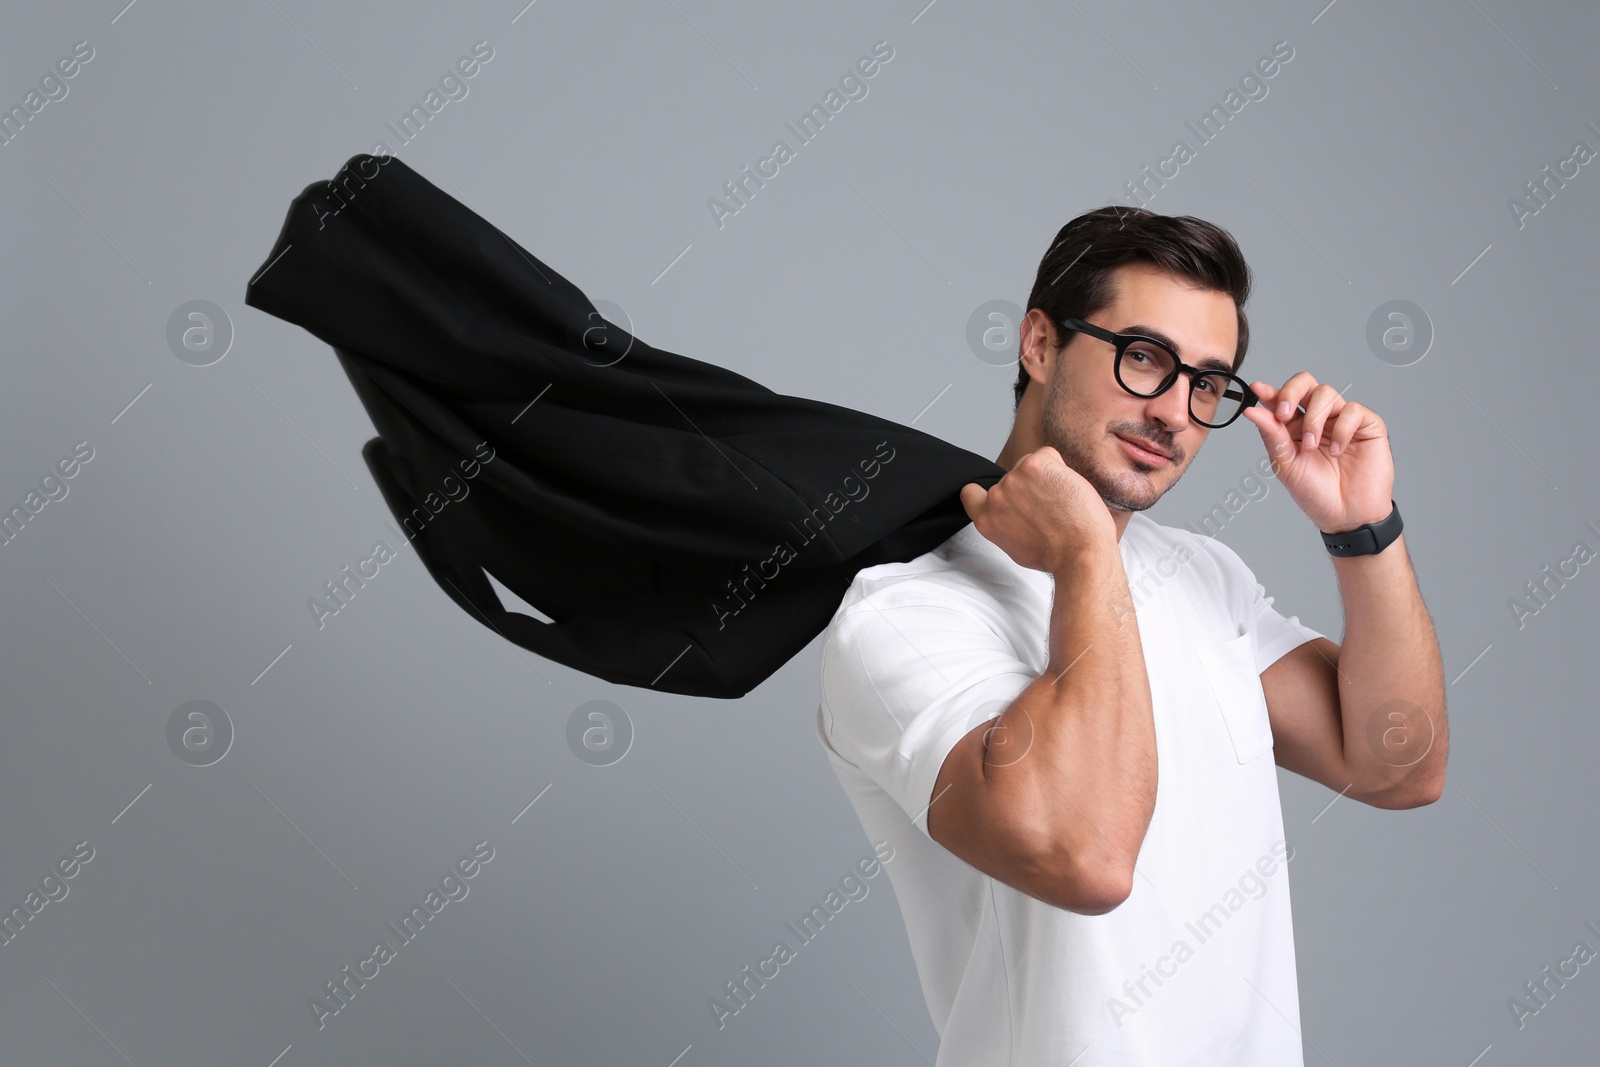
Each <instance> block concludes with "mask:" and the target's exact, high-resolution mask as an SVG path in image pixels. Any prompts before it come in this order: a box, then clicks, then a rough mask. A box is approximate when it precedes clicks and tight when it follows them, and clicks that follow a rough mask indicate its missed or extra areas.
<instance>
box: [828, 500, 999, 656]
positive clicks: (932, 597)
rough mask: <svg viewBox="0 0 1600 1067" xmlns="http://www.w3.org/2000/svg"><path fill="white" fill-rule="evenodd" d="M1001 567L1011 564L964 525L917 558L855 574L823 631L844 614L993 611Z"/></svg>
mask: <svg viewBox="0 0 1600 1067" xmlns="http://www.w3.org/2000/svg"><path fill="white" fill-rule="evenodd" d="M996 553H999V554H1000V555H1001V556H1002V557H1003V562H1002V560H1001V559H996V558H995V554H996ZM1005 564H1011V566H1012V567H1015V566H1016V565H1015V564H1014V563H1012V562H1011V559H1010V557H1008V556H1004V553H1002V552H1000V549H999V548H998V547H996V546H995V545H993V544H992V543H990V542H989V541H987V540H985V539H984V537H983V536H982V535H981V534H979V533H978V530H977V527H976V526H974V525H972V524H971V523H968V524H967V525H966V526H964V527H962V528H961V529H960V530H957V531H956V532H955V533H954V534H952V535H950V537H948V538H946V539H945V540H944V541H943V542H941V543H940V544H938V545H937V546H935V547H934V548H932V549H930V550H928V551H927V552H924V553H923V554H922V555H920V556H916V557H914V558H912V559H909V560H905V561H903V562H895V563H879V564H876V565H874V566H871V567H863V568H862V569H861V570H859V571H857V572H856V574H855V577H854V578H853V579H851V582H850V586H849V588H848V589H847V590H846V591H845V594H844V596H843V598H841V600H840V602H839V607H838V610H837V611H835V612H834V615H833V619H832V621H831V622H830V623H829V626H828V630H829V631H834V630H836V629H837V628H838V625H839V623H840V621H841V620H843V619H844V618H846V617H848V616H850V615H853V614H856V613H858V612H862V611H872V610H875V609H877V610H881V609H883V608H887V607H891V606H894V607H901V606H906V605H911V604H918V603H922V604H929V605H935V606H937V605H949V606H956V607H973V606H983V607H989V608H992V607H995V606H997V603H998V602H997V598H996V595H995V592H996V588H997V587H996V578H997V577H1000V576H1001V575H1003V574H1004V572H1005V571H1006V566H1005Z"/></svg>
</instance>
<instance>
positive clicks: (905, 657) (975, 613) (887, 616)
mask: <svg viewBox="0 0 1600 1067" xmlns="http://www.w3.org/2000/svg"><path fill="white" fill-rule="evenodd" d="M915 584H917V583H913V582H902V583H896V584H895V585H893V586H889V587H887V588H884V589H881V590H874V591H873V592H871V593H869V594H868V595H867V596H866V597H865V598H863V599H862V600H860V601H858V602H856V603H854V604H852V605H850V607H848V608H847V609H845V610H844V611H843V612H842V613H841V614H839V615H838V616H836V617H835V618H834V620H833V621H832V622H831V623H830V624H829V626H828V630H827V633H826V635H825V637H824V639H823V645H822V657H821V659H822V725H823V729H824V731H825V733H826V738H827V740H828V742H829V743H830V744H831V745H832V746H833V749H834V751H835V752H837V753H838V755H839V756H840V757H841V758H843V759H844V760H845V761H846V762H848V763H850V764H852V765H854V766H856V767H859V768H860V769H861V770H863V771H864V772H865V773H866V774H867V776H868V777H870V778H871V779H872V780H873V781H874V782H875V783H877V785H878V786H879V787H880V788H882V789H883V790H884V792H886V793H888V794H889V795H890V796H891V797H893V798H894V800H895V801H896V802H897V803H898V804H899V805H900V807H901V808H903V809H904V810H905V813H906V815H907V817H908V818H910V819H911V821H912V822H913V823H914V824H915V825H916V826H917V828H918V829H919V830H921V831H922V832H923V833H924V834H926V833H927V832H928V808H929V806H930V805H931V804H932V803H933V802H934V797H933V795H932V793H933V786H934V781H935V779H936V778H937V777H938V775H939V770H940V768H941V767H942V766H943V765H944V760H945V757H946V756H947V755H949V753H950V750H951V749H952V748H954V747H955V744H956V742H957V741H959V740H960V739H961V738H962V737H964V736H965V735H966V734H967V733H969V732H971V730H972V729H973V728H974V727H976V726H978V725H980V724H981V723H984V722H987V721H988V720H990V719H992V718H994V717H995V716H996V715H998V714H1000V712H1002V711H1004V710H1005V708H1006V706H1007V705H1008V704H1010V703H1011V701H1012V700H1014V699H1015V698H1016V697H1017V695H1018V694H1019V693H1021V692H1022V690H1023V689H1025V688H1026V687H1027V686H1028V683H1030V682H1032V681H1033V680H1034V678H1035V677H1036V675H1035V674H1034V672H1033V671H1032V670H1030V669H1029V667H1028V665H1027V664H1026V663H1024V662H1023V661H1022V660H1021V659H1019V658H1018V656H1017V652H1016V650H1015V649H1014V648H1013V647H1012V646H1011V644H1010V643H1009V642H1008V641H1007V640H1006V639H1005V638H1004V637H1003V636H1002V635H1001V634H1000V633H999V631H998V630H996V629H995V628H994V627H993V626H992V625H991V624H990V623H989V622H987V621H986V620H985V618H984V611H983V610H982V609H981V607H980V606H979V605H977V604H976V603H975V602H973V601H971V600H965V602H964V598H963V596H962V595H961V594H959V593H953V592H943V591H940V592H930V591H928V590H926V589H925V588H924V589H921V590H919V589H914V588H907V587H909V586H913V585H915Z"/></svg>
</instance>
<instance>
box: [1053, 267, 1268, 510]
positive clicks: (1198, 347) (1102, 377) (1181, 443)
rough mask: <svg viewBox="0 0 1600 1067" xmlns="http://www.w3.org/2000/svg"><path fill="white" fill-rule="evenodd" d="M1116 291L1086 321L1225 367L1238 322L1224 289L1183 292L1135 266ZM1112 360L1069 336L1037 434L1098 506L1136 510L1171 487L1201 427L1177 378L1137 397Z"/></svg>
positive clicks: (1100, 347)
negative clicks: (1146, 453)
mask: <svg viewBox="0 0 1600 1067" xmlns="http://www.w3.org/2000/svg"><path fill="white" fill-rule="evenodd" d="M1116 291H1117V299H1116V302H1115V303H1114V304H1112V305H1111V306H1110V307H1109V308H1106V309H1105V310H1103V311H1099V312H1096V313H1095V314H1094V315H1092V316H1090V317H1089V321H1091V322H1093V323H1094V324H1095V325H1097V326H1103V327H1105V328H1106V329H1108V330H1112V331H1115V332H1117V333H1151V332H1152V331H1154V332H1155V334H1156V335H1157V336H1160V337H1165V338H1168V339H1170V340H1171V341H1172V342H1174V344H1175V347H1176V348H1177V351H1178V357H1179V358H1180V359H1182V360H1183V362H1185V363H1187V364H1189V365H1190V366H1195V365H1198V364H1199V363H1200V361H1201V360H1202V359H1205V358H1206V357H1211V356H1214V357H1216V358H1218V359H1221V360H1223V361H1224V362H1225V363H1227V364H1228V365H1230V366H1231V365H1232V364H1233V356H1234V348H1235V346H1236V344H1237V343H1238V339H1239V323H1238V318H1237V311H1236V309H1235V307H1234V303H1233V298H1232V297H1230V296H1228V295H1227V294H1226V293H1220V292H1216V291H1214V290H1205V289H1195V288H1191V287H1190V286H1189V284H1188V283H1187V282H1185V281H1183V280H1182V279H1179V278H1175V277H1173V276H1172V275H1170V274H1167V273H1165V272H1163V271H1161V270H1159V269H1158V268H1155V267H1152V266H1148V265H1145V264H1137V265H1135V264H1130V265H1126V266H1123V267H1119V268H1118V269H1117V286H1116ZM1115 363H1116V348H1115V346H1113V345H1112V344H1111V342H1109V341H1102V340H1100V339H1099V338H1097V337H1090V336H1088V335H1086V334H1083V333H1075V334H1073V335H1072V339H1071V340H1070V341H1068V342H1067V345H1066V347H1064V348H1062V349H1061V350H1059V351H1058V352H1057V353H1056V366H1055V372H1054V374H1053V376H1052V377H1051V380H1050V390H1049V392H1048V393H1047V394H1046V397H1045V403H1044V412H1043V415H1042V416H1041V421H1040V427H1039V431H1040V436H1041V437H1042V438H1043V443H1044V444H1047V445H1050V446H1052V447H1054V448H1055V449H1056V451H1058V452H1060V453H1061V458H1062V459H1063V460H1065V461H1066V464H1067V466H1069V467H1071V468H1072V469H1073V470H1075V471H1077V472H1078V473H1079V474H1080V475H1082V476H1083V478H1084V479H1085V480H1086V481H1088V482H1089V484H1090V485H1092V486H1094V488H1095V490H1096V491H1097V492H1098V493H1099V494H1100V496H1101V498H1102V499H1104V500H1105V502H1106V507H1107V508H1109V509H1111V510H1113V511H1119V510H1120V511H1143V510H1145V509H1146V508H1148V507H1150V506H1151V505H1152V504H1154V503H1155V502H1156V501H1157V500H1160V499H1161V496H1162V494H1164V493H1165V492H1166V491H1167V490H1168V489H1171V488H1172V487H1173V486H1174V485H1176V484H1177V482H1178V479H1179V478H1180V477H1182V476H1183V472H1184V471H1185V470H1187V469H1188V466H1189V463H1190V461H1191V460H1193V459H1194V456H1195V453H1196V452H1198V451H1199V450H1200V445H1201V444H1202V443H1203V442H1204V441H1205V439H1206V436H1207V435H1208V434H1209V433H1210V432H1211V431H1210V428H1209V427H1207V426H1203V425H1201V424H1200V423H1198V422H1195V421H1194V419H1192V418H1191V417H1190V415H1189V388H1190V379H1189V376H1188V375H1187V374H1179V375H1178V380H1177V381H1176V382H1174V383H1173V385H1172V386H1171V388H1169V389H1168V390H1167V391H1166V392H1164V393H1162V394H1161V395H1160V396H1156V397H1148V398H1147V397H1138V396H1134V395H1133V394H1132V393H1129V392H1127V391H1126V390H1125V389H1123V388H1122V386H1121V385H1119V384H1117V379H1116V375H1115V373H1114V371H1113V367H1114V365H1115ZM1119 435H1121V436H1127V437H1133V438H1142V439H1144V440H1145V441H1147V442H1150V443H1151V444H1153V445H1154V446H1155V447H1157V448H1159V449H1160V450H1161V451H1163V452H1165V453H1166V454H1167V456H1168V457H1170V458H1168V459H1167V460H1165V461H1160V460H1157V461H1154V462H1152V461H1149V460H1147V459H1142V458H1140V457H1138V456H1135V455H1133V454H1131V453H1130V452H1129V451H1128V449H1127V447H1126V445H1125V444H1124V443H1123V441H1122V440H1121V436H1119Z"/></svg>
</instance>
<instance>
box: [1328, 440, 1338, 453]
mask: <svg viewBox="0 0 1600 1067" xmlns="http://www.w3.org/2000/svg"><path fill="white" fill-rule="evenodd" d="M1338 454H1339V442H1338V441H1335V442H1333V444H1331V445H1329V446H1328V455H1330V456H1337V455H1338Z"/></svg>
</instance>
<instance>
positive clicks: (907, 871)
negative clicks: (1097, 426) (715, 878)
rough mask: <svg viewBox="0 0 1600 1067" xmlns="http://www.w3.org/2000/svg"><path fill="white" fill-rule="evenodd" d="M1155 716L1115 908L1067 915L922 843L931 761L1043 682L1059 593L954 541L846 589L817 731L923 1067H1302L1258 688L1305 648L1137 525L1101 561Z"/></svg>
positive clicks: (1184, 534)
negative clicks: (869, 860)
mask: <svg viewBox="0 0 1600 1067" xmlns="http://www.w3.org/2000/svg"><path fill="white" fill-rule="evenodd" d="M1118 544H1119V547H1120V550H1121V554H1122V562H1123V567H1124V570H1125V572H1126V574H1127V576H1128V585H1129V589H1130V591H1131V593H1132V596H1133V603H1134V607H1135V612H1136V615H1137V617H1138V622H1139V638H1140V641H1141V642H1142V644H1143V647H1144V655H1145V664H1146V667H1147V670H1148V675H1149V679H1150V694H1151V698H1152V707H1153V711H1154V718H1155V733H1156V756H1157V760H1158V784H1157V789H1156V803H1155V811H1154V814H1153V816H1152V817H1151V820H1150V828H1149V830H1148V832H1147V833H1146V834H1145V838H1144V843H1143V845H1142V847H1141V848H1140V851H1139V856H1138V862H1137V864H1136V867H1135V873H1134V879H1133V891H1132V893H1131V895H1130V896H1129V897H1128V898H1127V900H1125V901H1124V902H1123V903H1122V904H1121V905H1119V906H1118V907H1116V908H1114V909H1113V910H1111V911H1110V912H1108V913H1106V914H1104V915H1081V914H1078V913H1076V912H1071V911H1067V910H1065V909H1062V908H1057V907H1053V906H1051V905H1049V904H1045V903H1044V902H1042V901H1040V900H1038V899H1036V898H1034V897H1031V896H1028V895H1027V894H1025V893H1022V892H1021V891H1019V890H1016V889H1013V888H1011V887H1010V886H1008V885H1006V884H1005V883H1004V882H1001V881H998V880H997V879H994V878H991V877H989V876H988V875H986V874H984V873H983V872H981V871H979V870H977V869H976V868H974V867H972V866H970V865H969V864H967V863H966V862H965V861H963V860H961V859H959V858H958V857H956V855H955V854H954V853H952V852H949V851H948V850H946V849H945V848H944V847H943V846H941V845H939V844H938V843H937V842H935V841H934V840H933V839H932V838H931V837H929V836H928V819H927V811H928V807H929V804H930V802H931V801H932V799H933V796H932V793H933V785H934V780H935V778H936V777H937V776H938V773H939V769H940V767H941V766H942V765H943V763H944V758H945V756H946V755H947V754H948V753H949V752H950V749H951V748H952V747H953V746H954V745H955V743H956V741H958V740H959V739H960V738H961V737H962V736H964V735H965V734H966V733H968V732H969V731H970V730H971V729H973V728H974V727H975V726H977V725H979V724H980V723H983V722H985V721H987V720H988V719H991V718H993V717H994V716H995V715H998V714H999V713H1000V712H1001V711H1002V710H1003V709H1004V708H1005V707H1006V705H1007V704H1009V703H1010V702H1011V700H1012V699H1014V698H1015V697H1016V696H1017V694H1018V693H1020V692H1021V691H1022V690H1023V688H1024V687H1026V686H1027V685H1028V683H1029V682H1031V681H1032V680H1033V679H1034V678H1035V677H1037V676H1038V675H1040V674H1041V673H1043V671H1044V668H1045V666H1046V664H1047V662H1048V645H1047V642H1048V640H1049V633H1050V606H1051V601H1052V598H1053V596H1054V590H1055V580H1054V578H1053V577H1052V576H1051V575H1049V574H1047V573H1045V572H1043V571H1038V570H1032V569H1029V568H1026V567H1022V566H1019V565H1018V564H1017V563H1016V562H1015V561H1013V560H1012V559H1011V557H1010V556H1008V555H1006V553H1005V551H1004V550H1002V549H1001V548H1000V547H999V546H997V545H995V544H993V543H992V542H990V541H989V540H988V539H987V538H985V537H984V536H983V535H982V534H980V533H979V532H978V529H977V527H976V526H973V525H970V524H969V525H968V526H966V527H964V528H963V529H962V530H961V531H959V532H958V533H956V534H955V535H953V536H952V537H950V538H949V539H948V540H947V541H945V542H944V543H943V544H942V545H940V546H939V547H938V548H935V549H934V550H932V551H931V552H927V553H925V554H923V555H921V556H918V557H917V558H916V559H913V560H910V561H909V562H905V563H887V564H881V565H879V566H875V567H868V568H865V569H863V570H861V571H860V572H858V573H857V575H856V577H855V580H854V582H853V583H852V584H851V586H850V588H849V590H848V592H847V593H846V595H845V597H844V599H843V601H842V602H841V604H840V605H839V610H838V612H837V613H836V614H835V616H834V617H833V620H832V622H830V623H829V625H828V628H827V629H826V631H824V634H823V643H822V666H821V670H822V703H821V705H820V706H819V708H818V709H817V732H818V736H819V737H820V739H821V741H822V746H823V749H824V751H825V752H826V754H827V758H828V761H829V763H830V764H831V765H832V766H833V769H834V773H835V774H837V775H838V777H839V782H840V784H841V785H842V786H843V787H844V790H845V793H846V795H847V796H848V797H849V798H850V802H851V804H852V805H853V806H854V807H855V809H856V814H857V816H858V817H859V818H860V820H861V825H862V827H863V828H864V829H865V830H866V833H867V837H868V838H869V839H870V840H873V841H878V840H887V841H889V842H890V843H891V844H892V845H893V847H894V850H895V860H894V862H893V863H891V864H886V865H885V866H886V869H887V870H888V871H889V877H890V882H891V884H892V885H893V887H894V891H895V896H896V898H897V899H898V901H899V903H900V911H901V914H902V915H903V916H904V918H905V924H906V932H907V934H908V935H909V938H910V942H911V949H912V954H913V956H914V958H915V960H916V966H917V974H918V976H919V977H920V979H921V981H922V990H923V995H924V997H925V998H926V1000H927V1004H928V1011H929V1014H930V1015H931V1016H932V1017H933V1024H934V1028H935V1029H936V1030H937V1031H938V1032H939V1036H940V1047H939V1058H938V1063H937V1067H1000V1065H1009V1067H1067V1065H1068V1064H1070V1065H1072V1067H1139V1065H1150V1067H1185V1065H1191V1064H1192V1065H1194V1067H1219V1065H1224V1064H1225V1065H1228V1067H1285V1065H1291V1064H1292V1065H1296V1067H1301V1065H1303V1063H1304V1060H1303V1058H1302V1054H1301V1046H1300V1035H1299V1028H1300V1004H1299V993H1298V989H1297V985H1296V975H1295V959H1294V933H1293V927H1292V924H1291V921H1290V910H1289V880H1288V872H1287V869H1286V867H1287V861H1288V860H1289V859H1292V857H1293V850H1292V848H1291V847H1290V846H1288V845H1287V844H1286V843H1285V841H1284V833H1283V816H1282V811H1281V809H1280V807H1279V801H1278V779H1277V769H1276V766H1275V764H1274V761H1273V755H1272V732H1271V727H1270V724H1269V722H1268V719H1267V705H1266V699H1265V697H1264V695H1263V693H1262V689H1261V682H1260V674H1261V672H1262V671H1264V670H1266V669H1267V667H1269V666H1271V664H1272V663H1273V661H1275V660H1276V659H1278V658H1279V657H1280V656H1282V655H1283V654H1284V653H1286V652H1288V651H1290V650H1291V649H1293V648H1295V647H1296V646H1298V645H1300V644H1301V643H1303V642H1306V641H1310V640H1312V639H1313V638H1316V637H1321V636H1322V634H1320V633H1318V632H1317V631H1316V630H1313V629H1311V628H1310V627H1308V626H1305V625H1303V624H1302V623H1301V622H1300V621H1299V619H1298V618H1294V617H1291V618H1285V617H1284V616H1282V615H1280V614H1279V613H1278V612H1277V610H1276V609H1274V608H1273V607H1272V598H1271V597H1268V596H1267V595H1266V591H1265V590H1264V589H1263V588H1262V586H1261V585H1260V584H1259V583H1257V582H1256V580H1255V576H1254V575H1253V574H1252V573H1251V572H1250V569H1249V568H1248V567H1246V566H1245V564H1244V561H1243V560H1241V559H1240V558H1239V556H1238V554H1237V553H1235V552H1234V551H1233V550H1232V549H1230V548H1228V547H1227V546H1226V545H1224V544H1223V543H1222V542H1220V541H1216V540H1214V539H1211V538H1205V537H1202V536H1200V535H1198V534H1195V533H1191V532H1188V531H1185V530H1180V529H1176V528H1174V527H1169V526H1162V525H1160V524H1158V523H1156V522H1155V521H1154V520H1153V519H1150V518H1148V517H1147V516H1146V515H1144V514H1143V513H1141V512H1135V513H1134V514H1133V516H1132V517H1131V519H1130V520H1129V522H1128V525H1127V527H1126V529H1125V530H1124V531H1123V535H1122V538H1121V540H1120V541H1119V542H1118Z"/></svg>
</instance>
